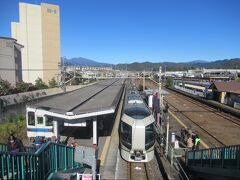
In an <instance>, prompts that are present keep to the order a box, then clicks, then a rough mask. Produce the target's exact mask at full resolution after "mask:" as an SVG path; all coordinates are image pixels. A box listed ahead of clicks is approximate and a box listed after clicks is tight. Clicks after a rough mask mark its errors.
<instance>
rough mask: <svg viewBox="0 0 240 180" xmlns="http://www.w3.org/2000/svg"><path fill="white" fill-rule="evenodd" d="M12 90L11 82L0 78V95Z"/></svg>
mask: <svg viewBox="0 0 240 180" xmlns="http://www.w3.org/2000/svg"><path fill="white" fill-rule="evenodd" d="M12 90H13V88H12V86H11V84H10V83H9V82H8V81H6V80H3V79H0V96H3V95H8V94H11V91H12Z"/></svg>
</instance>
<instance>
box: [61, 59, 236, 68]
mask: <svg viewBox="0 0 240 180" xmlns="http://www.w3.org/2000/svg"><path fill="white" fill-rule="evenodd" d="M61 60H62V62H63V61H64V64H65V65H68V66H100V67H102V66H106V67H111V66H114V67H115V68H116V69H119V70H126V68H127V70H130V71H142V70H153V71H158V68H159V66H162V67H163V68H165V67H166V70H167V71H177V70H178V71H180V70H189V69H196V68H207V69H236V68H240V58H233V59H224V60H216V61H206V60H194V61H189V62H167V61H166V62H161V63H156V62H149V61H145V62H133V63H127V64H126V63H124V64H123V63H120V64H116V65H115V64H110V63H101V62H97V61H94V60H91V59H87V58H82V57H78V58H71V59H67V58H61Z"/></svg>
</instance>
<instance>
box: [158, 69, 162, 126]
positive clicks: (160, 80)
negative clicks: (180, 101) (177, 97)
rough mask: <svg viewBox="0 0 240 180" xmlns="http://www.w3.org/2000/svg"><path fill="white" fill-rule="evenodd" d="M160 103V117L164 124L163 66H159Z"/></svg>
mask: <svg viewBox="0 0 240 180" xmlns="http://www.w3.org/2000/svg"><path fill="white" fill-rule="evenodd" d="M158 87H159V105H160V119H161V122H160V124H161V126H162V118H163V96H162V66H160V67H159V86H158Z"/></svg>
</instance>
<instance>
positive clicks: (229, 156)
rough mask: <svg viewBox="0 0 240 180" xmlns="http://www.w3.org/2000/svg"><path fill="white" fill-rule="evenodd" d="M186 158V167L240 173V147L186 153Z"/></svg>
mask: <svg viewBox="0 0 240 180" xmlns="http://www.w3.org/2000/svg"><path fill="white" fill-rule="evenodd" d="M186 157H187V165H188V166H201V167H211V168H224V169H231V170H233V169H235V170H239V171H240V145H235V146H226V147H220V148H210V149H201V150H197V151H188V153H187V156H186Z"/></svg>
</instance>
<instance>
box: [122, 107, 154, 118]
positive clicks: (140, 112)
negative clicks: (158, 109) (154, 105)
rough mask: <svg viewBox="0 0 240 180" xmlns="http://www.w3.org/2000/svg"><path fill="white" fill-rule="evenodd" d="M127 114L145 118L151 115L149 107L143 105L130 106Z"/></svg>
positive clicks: (126, 111)
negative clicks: (142, 106)
mask: <svg viewBox="0 0 240 180" xmlns="http://www.w3.org/2000/svg"><path fill="white" fill-rule="evenodd" d="M125 114H126V115H128V116H130V117H132V118H134V119H144V118H146V117H148V116H150V115H151V113H150V112H149V111H148V110H147V109H145V108H141V107H132V108H128V109H126V110H125Z"/></svg>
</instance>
